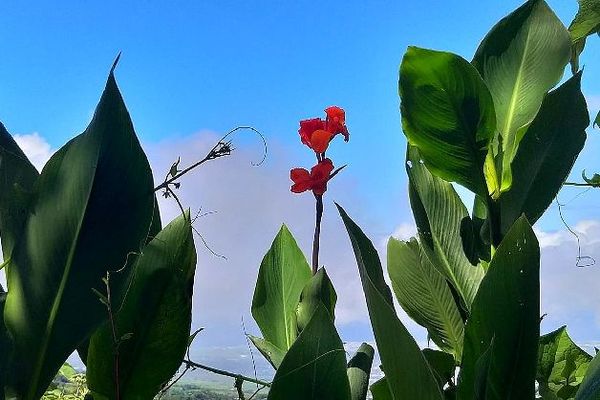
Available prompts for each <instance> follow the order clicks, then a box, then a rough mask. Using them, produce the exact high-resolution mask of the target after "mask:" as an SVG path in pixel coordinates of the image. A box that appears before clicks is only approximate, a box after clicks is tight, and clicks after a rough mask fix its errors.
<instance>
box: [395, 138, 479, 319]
mask: <svg viewBox="0 0 600 400" xmlns="http://www.w3.org/2000/svg"><path fill="white" fill-rule="evenodd" d="M406 171H407V173H408V178H409V195H410V205H411V207H412V210H413V215H414V217H415V222H416V223H417V228H418V231H419V239H420V245H421V248H422V250H423V251H424V252H425V254H426V255H427V257H428V258H429V260H430V261H431V263H432V264H433V266H434V267H436V268H437V269H438V271H440V272H441V273H442V274H443V275H444V277H445V278H446V279H447V280H448V281H449V282H450V284H451V285H452V286H453V288H454V289H455V290H456V292H457V293H458V295H459V298H460V302H461V303H462V304H461V307H463V308H464V309H465V310H467V311H468V310H470V309H471V303H472V302H473V299H474V298H475V294H476V293H477V288H478V287H479V282H481V279H482V278H483V275H484V270H483V268H482V267H481V266H480V265H477V266H474V265H472V264H471V262H470V261H469V259H468V258H467V256H466V254H465V252H464V249H463V242H462V235H461V227H462V226H463V225H464V224H465V223H468V221H469V220H470V216H469V212H468V211H467V209H466V207H465V206H464V204H463V203H462V201H461V199H460V197H459V196H458V194H457V193H456V191H455V190H454V188H453V187H452V185H451V184H450V183H448V182H445V181H444V180H442V179H440V178H438V177H436V176H434V175H432V174H431V173H430V172H429V170H428V169H427V168H426V167H425V165H423V164H422V163H421V162H420V157H419V153H418V151H417V150H416V149H415V148H414V147H409V149H408V151H407V166H406Z"/></svg>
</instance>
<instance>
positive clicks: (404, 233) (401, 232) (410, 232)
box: [392, 222, 417, 240]
mask: <svg viewBox="0 0 600 400" xmlns="http://www.w3.org/2000/svg"><path fill="white" fill-rule="evenodd" d="M416 234H417V226H416V225H415V224H413V223H406V222H405V223H402V224H400V225H399V226H398V227H397V228H396V229H395V230H394V232H393V233H392V236H393V237H395V238H396V239H400V240H408V239H410V238H411V237H413V236H416Z"/></svg>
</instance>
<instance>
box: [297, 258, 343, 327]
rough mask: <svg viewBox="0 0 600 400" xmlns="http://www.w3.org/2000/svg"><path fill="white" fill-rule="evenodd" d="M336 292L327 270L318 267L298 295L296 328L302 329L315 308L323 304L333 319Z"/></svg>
mask: <svg viewBox="0 0 600 400" xmlns="http://www.w3.org/2000/svg"><path fill="white" fill-rule="evenodd" d="M336 301H337V294H336V293H335V289H334V287H333V284H332V283H331V280H330V279H329V276H328V275H327V271H325V268H320V269H319V270H318V271H317V273H316V274H315V275H314V276H313V277H311V278H310V280H309V281H308V283H307V284H306V286H305V287H304V289H303V290H302V294H301V295H300V303H299V304H298V310H297V313H296V314H297V321H298V330H299V331H302V329H304V327H305V326H306V325H307V324H308V321H310V319H311V317H312V315H313V313H314V312H315V309H316V308H317V307H318V306H319V305H320V304H323V305H324V306H325V308H326V309H327V311H328V312H329V314H330V315H331V319H332V320H334V321H335V303H336Z"/></svg>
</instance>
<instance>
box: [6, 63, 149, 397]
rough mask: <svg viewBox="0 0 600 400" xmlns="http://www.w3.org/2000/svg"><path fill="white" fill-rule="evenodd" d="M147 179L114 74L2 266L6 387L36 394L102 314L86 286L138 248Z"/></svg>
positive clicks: (41, 186)
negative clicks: (9, 350) (8, 341)
mask: <svg viewBox="0 0 600 400" xmlns="http://www.w3.org/2000/svg"><path fill="white" fill-rule="evenodd" d="M153 188H154V185H153V180H152V173H151V170H150V166H149V164H148V160H147V159H146V156H145V154H144V152H143V150H142V148H141V146H140V144H139V141H138V139H137V137H136V136H135V133H134V130H133V125H132V123H131V119H130V117H129V113H128V112H127V109H126V108H125V104H124V103H123V99H122V97H121V94H120V93H119V90H118V88H117V84H116V81H115V79H114V75H113V73H112V71H111V73H110V75H109V78H108V82H107V84H106V88H105V90H104V93H103V94H102V98H101V99H100V103H99V104H98V107H97V109H96V112H95V115H94V118H93V120H92V122H91V123H90V125H89V126H88V127H87V129H86V130H85V132H84V133H83V134H81V135H79V136H77V137H76V138H75V139H73V140H71V141H70V142H69V143H68V144H67V145H65V146H64V147H63V148H61V149H60V150H59V151H58V152H57V153H55V154H54V155H53V156H52V158H51V159H50V161H48V163H47V164H46V166H45V167H44V170H43V171H42V174H41V176H40V177H39V179H38V180H37V182H36V184H35V188H34V194H33V196H34V198H35V202H34V203H33V204H32V205H31V207H30V212H29V213H28V215H27V217H26V222H25V225H24V230H23V233H22V235H21V238H20V240H19V241H18V242H17V244H16V245H15V247H14V249H13V251H12V257H11V260H10V263H9V268H8V276H7V278H8V279H7V280H8V287H9V294H8V297H7V300H6V306H5V310H4V320H5V322H6V325H7V327H8V330H9V331H10V333H11V336H12V337H13V338H14V345H15V353H14V354H15V357H14V359H13V363H12V365H11V382H10V385H9V386H10V387H11V388H12V389H13V390H15V391H16V393H17V395H18V397H19V398H20V399H23V400H32V399H35V398H38V397H39V396H41V395H42V393H43V392H44V390H45V389H46V387H47V386H48V384H49V383H50V382H51V381H52V378H53V377H54V376H55V375H56V372H57V371H58V370H59V368H60V367H61V365H62V364H63V362H64V361H65V360H66V359H67V357H68V356H69V354H71V353H72V352H73V350H75V348H76V347H77V346H78V345H79V344H80V343H81V342H82V341H83V340H84V339H85V338H86V337H88V336H89V335H90V334H91V333H92V332H93V331H94V329H95V328H96V327H97V326H99V325H100V324H101V323H102V322H103V321H104V320H105V319H106V309H105V307H104V306H103V305H102V303H101V302H100V301H98V298H97V297H96V295H95V294H94V292H93V291H92V288H95V289H97V290H101V291H102V289H103V286H104V285H103V282H102V278H103V277H104V276H105V275H106V272H107V271H108V270H115V269H119V268H121V267H123V266H124V265H125V264H126V260H127V259H128V256H129V254H130V253H131V252H133V251H138V250H139V249H140V247H141V246H142V245H143V243H144V241H145V239H146V235H147V233H148V229H149V227H150V223H151V217H152V212H153V207H152V204H153V201H154V198H153Z"/></svg>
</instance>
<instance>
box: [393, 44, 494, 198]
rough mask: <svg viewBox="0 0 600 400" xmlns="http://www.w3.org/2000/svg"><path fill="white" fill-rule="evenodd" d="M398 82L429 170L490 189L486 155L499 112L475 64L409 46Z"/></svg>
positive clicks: (410, 129)
mask: <svg viewBox="0 0 600 400" xmlns="http://www.w3.org/2000/svg"><path fill="white" fill-rule="evenodd" d="M399 86H400V98H401V106H400V107H401V114H402V129H403V130H404V134H405V135H406V136H407V138H408V141H409V143H410V144H411V145H414V146H416V147H417V148H418V149H419V152H420V154H421V156H422V157H423V160H424V161H425V164H426V165H427V167H428V168H429V169H430V170H431V172H433V173H434V174H435V175H437V176H439V177H441V178H443V179H445V180H447V181H453V182H458V183H460V184H461V185H463V186H465V187H467V188H468V189H470V190H471V191H473V192H475V193H479V194H482V195H485V194H487V192H488V190H487V189H486V181H485V178H484V161H485V158H486V154H487V153H488V147H489V144H490V140H491V138H492V137H493V135H494V130H495V128H496V117H495V113H494V105H493V102H492V97H491V96H490V93H489V91H488V90H487V88H486V87H485V84H484V83H483V80H482V79H481V77H480V76H479V74H478V73H477V70H476V69H475V68H474V67H473V66H472V65H471V64H470V63H469V62H468V61H466V60H464V59H463V58H461V57H459V56H457V55H455V54H452V53H445V52H440V51H433V50H425V49H420V48H417V47H409V48H408V50H407V51H406V54H405V55H404V58H403V59H402V65H401V66H400V83H399ZM492 186H493V183H492Z"/></svg>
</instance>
